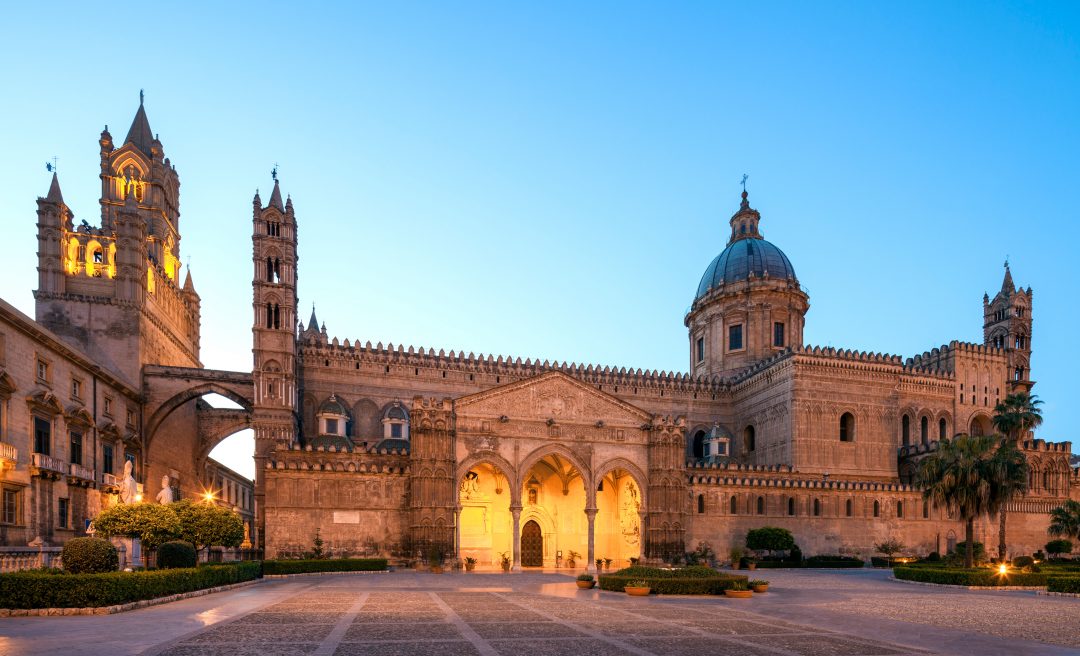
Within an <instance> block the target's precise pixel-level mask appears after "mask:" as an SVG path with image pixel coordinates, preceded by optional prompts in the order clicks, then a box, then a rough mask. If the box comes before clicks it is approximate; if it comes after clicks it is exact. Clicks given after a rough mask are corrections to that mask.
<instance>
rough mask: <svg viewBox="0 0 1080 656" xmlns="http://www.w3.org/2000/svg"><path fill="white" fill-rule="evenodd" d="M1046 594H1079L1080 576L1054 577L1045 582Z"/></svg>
mask: <svg viewBox="0 0 1080 656" xmlns="http://www.w3.org/2000/svg"><path fill="white" fill-rule="evenodd" d="M1046 590H1047V591H1048V592H1073V593H1080V576H1054V577H1051V578H1050V580H1048V581H1047V582H1046Z"/></svg>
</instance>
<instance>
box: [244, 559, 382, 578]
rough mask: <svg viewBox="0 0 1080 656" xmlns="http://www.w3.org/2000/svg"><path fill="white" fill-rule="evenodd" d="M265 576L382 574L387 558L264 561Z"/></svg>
mask: <svg viewBox="0 0 1080 656" xmlns="http://www.w3.org/2000/svg"><path fill="white" fill-rule="evenodd" d="M262 565H263V574H264V575H273V574H312V573H315V572H381V571H383V570H385V569H386V559H385V558H332V559H318V560H264V561H263V564H262Z"/></svg>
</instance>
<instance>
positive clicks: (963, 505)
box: [916, 435, 1027, 567]
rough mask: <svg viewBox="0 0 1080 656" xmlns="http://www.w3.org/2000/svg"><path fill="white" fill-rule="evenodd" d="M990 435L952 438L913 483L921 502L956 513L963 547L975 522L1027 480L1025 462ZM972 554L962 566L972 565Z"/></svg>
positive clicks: (929, 458) (923, 465) (941, 445)
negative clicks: (962, 528)
mask: <svg viewBox="0 0 1080 656" xmlns="http://www.w3.org/2000/svg"><path fill="white" fill-rule="evenodd" d="M1010 447H1011V445H1003V444H1001V443H1000V440H999V439H998V438H996V437H994V436H992V435H985V436H978V437H972V436H969V435H957V436H956V437H954V438H953V439H951V440H949V439H944V440H941V441H939V442H938V448H937V450H936V451H934V452H933V453H932V454H930V455H929V456H927V457H926V458H923V460H922V461H921V462H920V463H919V469H918V473H917V475H916V481H917V484H918V485H919V487H921V488H923V498H924V499H927V500H931V501H933V502H934V503H936V504H938V505H939V506H944V507H945V508H946V509H948V511H949V512H950V513H953V512H955V513H957V514H958V515H959V516H960V518H961V519H963V520H964V523H965V531H966V540H965V541H966V543H967V544H972V543H974V542H975V519H976V518H977V517H980V516H982V515H987V514H993V513H995V512H998V511H999V510H1000V509H1001V507H1002V505H1003V503H1005V502H1006V501H1007V500H1008V495H1007V494H1006V491H1005V489H1006V488H1010V487H1011V488H1017V487H1018V486H1019V484H1020V479H1021V478H1022V479H1023V482H1025V483H1026V481H1027V459H1026V458H1024V455H1023V453H1021V452H1020V451H1018V450H1017V449H1016V448H1015V447H1011V448H1010ZM973 565H974V562H973V554H972V550H970V549H969V550H967V551H966V552H965V554H964V566H965V567H972V566H973Z"/></svg>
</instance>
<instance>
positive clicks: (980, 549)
mask: <svg viewBox="0 0 1080 656" xmlns="http://www.w3.org/2000/svg"><path fill="white" fill-rule="evenodd" d="M973 544H974V545H975V546H974V549H973V550H972V554H973V557H974V561H975V562H976V563H985V562H986V547H984V546H983V543H982V542H975V543H973ZM966 554H967V542H957V543H956V548H955V549H954V550H953V552H952V553H951V554H950V555H949V561H950V562H960V563H962V562H964V556H965V555H966Z"/></svg>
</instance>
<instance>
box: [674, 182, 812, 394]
mask: <svg viewBox="0 0 1080 656" xmlns="http://www.w3.org/2000/svg"><path fill="white" fill-rule="evenodd" d="M760 221H761V214H760V213H758V211H757V210H755V209H753V208H752V207H750V202H749V200H748V198H747V193H746V191H743V193H742V203H741V204H740V206H739V211H737V212H736V213H735V214H734V215H732V217H731V220H730V221H729V223H730V225H731V236H730V237H729V239H728V242H727V247H726V248H725V249H724V250H723V252H721V253H720V255H717V256H716V258H715V259H714V260H713V261H712V262H711V263H710V264H709V266H708V268H706V269H705V275H704V276H702V278H701V283H700V284H699V285H698V290H697V294H696V296H695V297H694V303H693V305H691V306H690V311H689V312H688V313H687V315H686V319H685V324H686V327H687V328H688V329H689V337H690V373H691V374H692V375H693V376H695V377H697V376H713V375H728V374H731V373H734V372H736V371H738V370H740V369H744V368H746V367H749V366H751V365H753V364H754V363H755V362H758V361H761V360H764V359H767V358H769V357H770V356H772V355H773V354H774V353H777V352H779V351H781V350H783V349H784V348H786V347H788V346H792V345H801V344H802V335H803V323H804V317H805V315H806V311H807V309H808V308H809V307H810V305H809V296H807V294H806V292H805V291H803V289H802V288H801V287H800V286H799V281H798V279H797V278H796V277H795V267H793V266H792V265H791V261H790V260H788V258H787V256H786V255H784V252H783V251H781V250H780V249H779V248H777V247H776V246H774V245H773V244H771V243H770V242H768V241H766V240H765V238H764V237H763V236H762V234H761V231H760V228H759V223H760Z"/></svg>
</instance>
